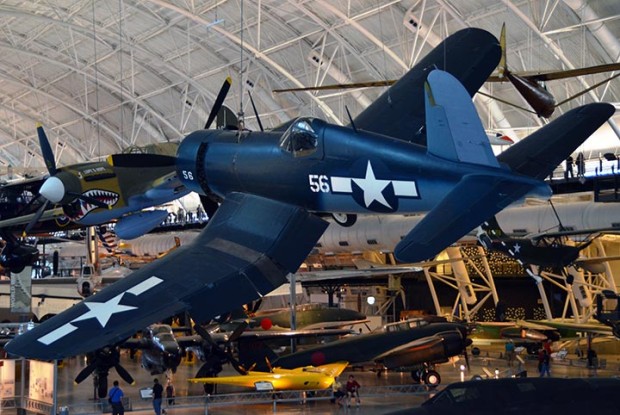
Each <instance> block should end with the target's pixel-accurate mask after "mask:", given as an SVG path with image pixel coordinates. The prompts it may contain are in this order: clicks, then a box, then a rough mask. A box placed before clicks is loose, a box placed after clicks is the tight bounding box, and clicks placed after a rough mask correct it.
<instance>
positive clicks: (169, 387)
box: [166, 379, 174, 406]
mask: <svg viewBox="0 0 620 415" xmlns="http://www.w3.org/2000/svg"><path fill="white" fill-rule="evenodd" d="M166 399H167V400H168V406H171V405H174V385H173V384H172V380H170V379H168V382H167V383H166Z"/></svg>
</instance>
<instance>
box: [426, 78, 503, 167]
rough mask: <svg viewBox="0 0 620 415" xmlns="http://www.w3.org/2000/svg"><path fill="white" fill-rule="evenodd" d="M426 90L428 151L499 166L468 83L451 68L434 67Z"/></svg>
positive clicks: (449, 157) (466, 160) (438, 155)
mask: <svg viewBox="0 0 620 415" xmlns="http://www.w3.org/2000/svg"><path fill="white" fill-rule="evenodd" d="M424 92H425V94H424V96H425V103H426V134H427V147H428V152H429V153H430V154H433V155H435V156H437V157H441V158H444V159H447V160H452V161H458V162H463V163H473V164H482V165H486V166H492V167H499V164H498V163H497V159H496V158H495V155H494V154H493V150H492V149H491V144H490V143H489V139H488V138H487V135H486V132H485V131H484V128H483V127H482V123H481V122H480V117H478V113H477V112H476V107H475V106H474V103H473V102H472V100H471V97H470V96H469V93H468V92H467V90H466V89H465V87H464V86H463V85H461V83H460V82H459V81H458V80H457V79H456V78H455V77H454V76H452V75H450V74H449V73H448V72H444V71H440V70H434V71H432V72H431V73H430V75H429V76H428V81H427V84H426V87H425V91H424Z"/></svg>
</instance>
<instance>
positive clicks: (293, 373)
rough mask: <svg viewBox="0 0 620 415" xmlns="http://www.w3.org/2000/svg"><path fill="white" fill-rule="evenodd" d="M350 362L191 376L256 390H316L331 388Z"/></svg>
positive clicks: (193, 379)
mask: <svg viewBox="0 0 620 415" xmlns="http://www.w3.org/2000/svg"><path fill="white" fill-rule="evenodd" d="M348 364H349V362H337V363H330V364H327V365H322V366H305V367H298V368H295V369H283V368H279V367H274V368H273V369H272V370H271V372H253V371H248V372H247V374H245V375H237V376H220V377H209V378H190V379H188V381H190V382H192V383H210V384H221V385H235V386H245V387H248V388H253V389H256V390H274V391H282V390H315V389H326V388H329V387H330V386H331V385H332V383H334V379H335V378H336V377H337V376H339V375H340V374H341V373H342V372H343V371H344V370H345V369H346V367H347V366H348Z"/></svg>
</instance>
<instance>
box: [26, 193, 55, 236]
mask: <svg viewBox="0 0 620 415" xmlns="http://www.w3.org/2000/svg"><path fill="white" fill-rule="evenodd" d="M48 204H49V200H47V199H46V200H45V202H43V204H42V205H41V207H40V208H39V209H38V210H37V212H36V213H35V214H34V216H33V218H32V219H31V220H30V222H28V225H26V228H24V234H27V233H30V231H31V230H32V228H33V227H34V225H36V224H37V222H38V221H39V219H41V216H43V213H44V212H45V209H47V205H48Z"/></svg>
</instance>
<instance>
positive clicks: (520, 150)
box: [497, 103, 615, 180]
mask: <svg viewBox="0 0 620 415" xmlns="http://www.w3.org/2000/svg"><path fill="white" fill-rule="evenodd" d="M614 112H615V108H614V106H613V105H610V104H606V103H594V104H588V105H584V106H582V107H579V108H575V109H573V110H570V111H568V112H567V113H565V114H564V115H562V116H561V117H559V118H556V119H555V120H553V121H552V122H550V123H549V124H547V125H545V126H544V127H542V128H540V129H539V130H537V131H536V132H535V133H533V134H530V135H529V136H528V137H526V138H525V139H524V140H521V141H520V142H518V143H517V144H514V145H512V146H511V147H509V148H508V149H507V150H506V151H504V152H502V153H501V154H500V155H498V156H497V160H499V162H500V163H504V164H506V165H508V166H509V167H510V168H511V169H512V171H514V172H516V173H521V174H524V175H526V176H530V177H532V178H535V179H538V180H543V179H545V178H546V177H548V176H549V175H550V174H551V173H553V170H554V169H555V168H556V167H557V166H558V165H559V164H560V163H562V162H563V161H564V160H566V158H567V157H568V156H570V155H571V154H572V153H573V152H574V151H575V150H576V149H577V147H579V146H580V145H581V144H582V143H583V142H584V141H586V139H587V138H588V137H590V135H591V134H592V133H594V132H595V131H596V130H597V129H598V128H599V127H600V126H601V125H602V124H603V123H604V122H605V121H607V120H608V119H609V117H611V116H612V115H613V114H614Z"/></svg>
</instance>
